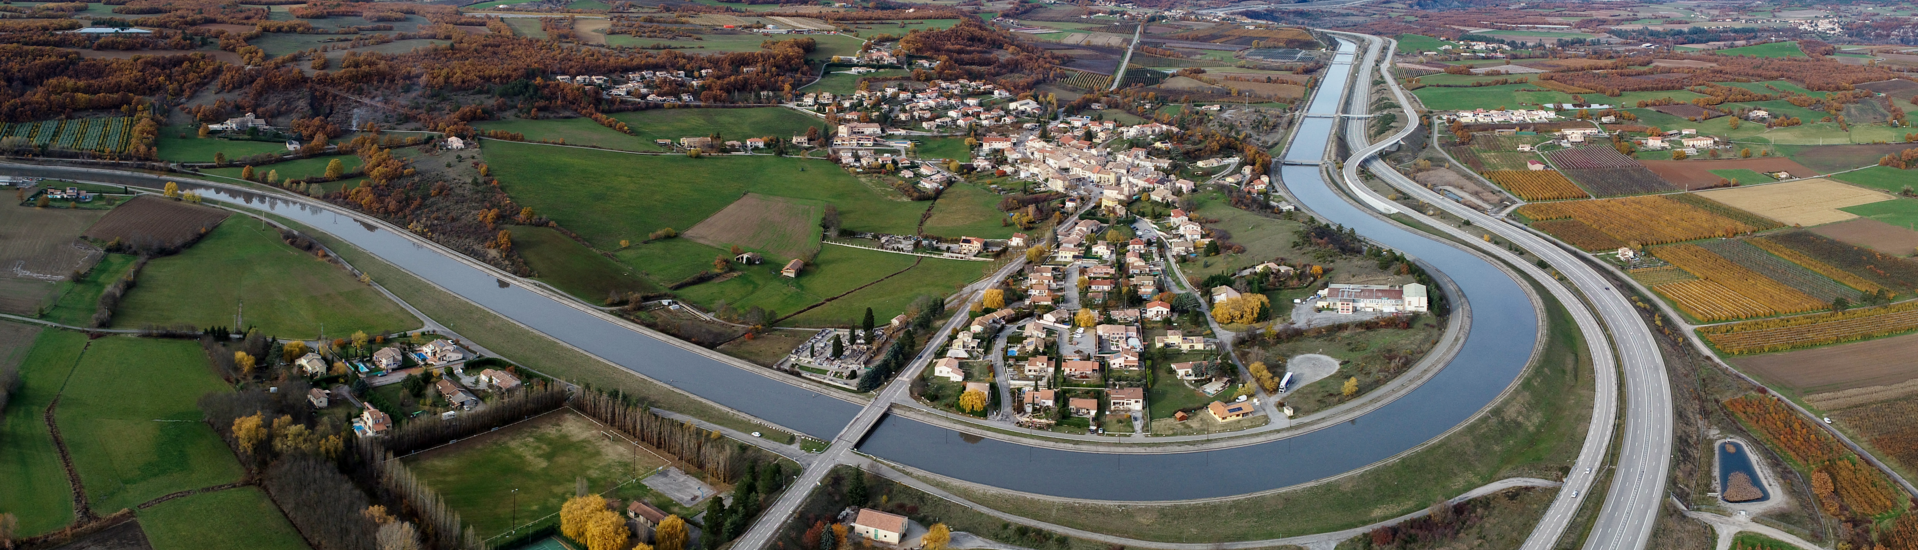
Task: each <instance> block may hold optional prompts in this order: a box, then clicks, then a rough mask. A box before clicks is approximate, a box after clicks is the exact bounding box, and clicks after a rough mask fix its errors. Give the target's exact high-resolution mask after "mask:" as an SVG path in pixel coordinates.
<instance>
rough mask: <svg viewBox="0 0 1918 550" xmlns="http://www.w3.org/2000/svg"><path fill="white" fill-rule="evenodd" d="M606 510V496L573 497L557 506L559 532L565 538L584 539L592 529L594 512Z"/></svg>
mask: <svg viewBox="0 0 1918 550" xmlns="http://www.w3.org/2000/svg"><path fill="white" fill-rule="evenodd" d="M605 510H606V498H605V497H601V496H599V495H592V494H589V495H586V496H579V497H573V498H572V499H570V500H567V501H566V503H565V504H562V505H560V507H559V532H560V534H562V535H566V538H569V539H573V540H577V541H584V540H586V539H587V533H588V532H589V531H590V530H591V529H592V520H593V516H594V513H595V512H601V511H605Z"/></svg>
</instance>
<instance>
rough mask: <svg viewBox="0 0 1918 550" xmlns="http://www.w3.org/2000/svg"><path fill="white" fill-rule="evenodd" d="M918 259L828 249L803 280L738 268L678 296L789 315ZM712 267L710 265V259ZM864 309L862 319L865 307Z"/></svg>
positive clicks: (772, 266)
mask: <svg viewBox="0 0 1918 550" xmlns="http://www.w3.org/2000/svg"><path fill="white" fill-rule="evenodd" d="M917 259H918V257H916V256H908V255H905V254H893V253H889V252H878V251H873V250H864V249H858V248H848V247H844V246H831V245H827V246H824V247H822V248H821V249H820V251H819V256H818V257H817V258H815V259H814V261H813V263H810V264H807V265H806V269H805V270H804V271H801V272H800V274H799V277H798V278H794V279H788V278H785V277H782V276H780V274H779V269H780V267H782V266H781V265H779V264H777V263H774V262H767V263H764V264H760V265H756V266H735V267H734V269H735V270H737V271H739V272H740V273H742V274H741V275H740V276H737V277H733V278H731V279H728V280H725V281H721V282H709V283H701V284H698V285H694V286H690V287H686V288H683V289H680V290H679V295H680V297H683V298H685V299H688V300H692V301H693V303H697V304H703V305H708V306H716V305H717V304H719V303H721V302H725V303H728V304H732V305H733V307H735V308H739V309H746V308H750V307H753V306H759V307H763V308H766V309H769V310H772V311H774V312H777V313H779V314H780V315H789V314H792V313H794V312H797V311H799V310H801V309H805V308H806V307H807V306H810V305H813V304H817V303H820V302H823V301H825V300H827V299H829V298H832V297H834V296H838V295H840V294H845V293H846V292H848V291H851V290H853V289H855V288H859V287H860V286H862V285H865V284H867V283H871V282H873V281H877V280H879V279H880V278H882V277H886V276H888V275H892V274H894V273H898V272H899V271H901V270H904V269H906V268H908V267H912V265H913V262H914V261H915V260H917ZM707 262H708V265H709V266H710V263H711V260H710V259H708V260H707ZM901 276H902V277H903V276H905V275H901ZM975 278H976V277H975ZM860 307H861V308H862V309H860V312H861V313H862V314H863V313H864V311H865V310H864V309H863V308H864V307H866V304H861V305H860ZM873 310H874V314H875V315H876V314H877V313H878V311H879V309H878V308H877V307H875V308H874V309H873ZM892 315H898V313H893V314H892ZM886 318H887V319H890V318H892V317H891V315H888V316H886Z"/></svg>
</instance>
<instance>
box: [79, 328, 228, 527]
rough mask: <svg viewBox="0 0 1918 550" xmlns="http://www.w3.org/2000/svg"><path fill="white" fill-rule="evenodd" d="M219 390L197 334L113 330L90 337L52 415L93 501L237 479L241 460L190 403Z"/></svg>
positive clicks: (121, 502) (113, 505)
mask: <svg viewBox="0 0 1918 550" xmlns="http://www.w3.org/2000/svg"><path fill="white" fill-rule="evenodd" d="M223 391H229V388H228V386H227V385H226V383H225V382H224V381H221V380H220V379H219V378H216V377H214V376H213V371H212V369H210V368H208V367H207V362H206V354H205V353H204V352H202V351H201V350H200V345H199V344H198V343H196V342H192V341H185V340H150V339H141V338H131V337H124V336H116V337H107V338H101V339H98V340H94V341H93V342H92V343H90V344H87V348H86V353H85V354H84V355H82V356H81V357H80V361H79V364H78V365H76V366H75V367H74V368H73V375H72V378H71V379H69V380H67V383H66V389H65V391H64V392H63V393H62V394H61V395H60V406H59V409H58V412H57V413H56V414H55V416H56V419H57V421H58V422H59V423H60V433H61V435H62V437H64V438H65V440H66V443H67V449H68V450H69V451H71V452H72V454H73V463H74V467H75V468H76V469H78V470H79V472H80V482H81V483H84V484H85V485H86V488H87V497H88V498H89V499H90V500H91V502H92V504H93V509H94V510H95V511H98V512H100V513H108V512H111V511H114V510H119V509H121V508H131V507H133V506H135V505H138V504H140V503H142V502H146V501H149V500H152V499H154V498H158V497H160V496H164V495H166V494H168V493H173V492H176V491H185V490H190V489H198V488H201V487H208V486H212V485H218V484H221V483H227V482H231V481H235V480H237V479H239V477H240V474H241V471H240V464H239V462H238V461H236V460H234V458H233V452H232V451H229V450H227V447H226V443H224V442H221V441H220V437H219V436H218V435H216V434H214V433H213V429H212V428H209V427H207V425H206V424H204V423H201V422H200V419H201V413H200V410H199V408H198V406H197V405H195V403H196V402H197V401H198V400H199V399H200V396H202V395H205V394H207V393H212V392H223Z"/></svg>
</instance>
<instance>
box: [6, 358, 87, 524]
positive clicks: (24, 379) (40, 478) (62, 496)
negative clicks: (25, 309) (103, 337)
mask: <svg viewBox="0 0 1918 550" xmlns="http://www.w3.org/2000/svg"><path fill="white" fill-rule="evenodd" d="M35 332H38V336H37V337H36V336H35V335H34V333H35ZM28 342H31V343H32V344H31V346H28V345H27V343H28ZM0 344H6V345H5V346H4V347H0V363H4V362H8V361H19V365H20V386H19V388H18V389H16V390H14V393H13V394H12V397H11V400H10V401H8V402H7V408H6V410H5V411H0V412H4V414H5V416H4V417H0V479H5V480H7V482H6V483H0V512H10V513H12V514H13V515H14V516H15V517H17V518H19V520H20V526H19V532H18V533H17V534H19V535H22V536H33V535H38V534H41V533H45V532H48V531H53V530H56V529H59V528H61V527H65V526H66V525H67V524H68V523H70V522H72V521H73V498H72V496H71V495H72V492H73V489H72V487H71V486H70V485H68V483H67V474H66V469H65V468H63V467H62V466H61V465H60V453H59V451H57V450H55V448H54V445H53V434H52V433H51V432H48V431H47V422H46V417H45V416H44V414H45V413H46V409H47V404H48V403H52V402H53V399H54V397H56V396H58V395H60V387H61V386H62V385H64V384H66V381H67V375H68V374H70V373H72V372H73V366H74V364H75V363H77V362H79V360H80V350H81V348H82V347H84V346H86V344H87V335H85V334H82V333H78V332H68V331H64V330H47V331H41V330H40V329H38V328H33V327H28V326H26V325H18V324H12V323H6V324H0ZM21 354H24V355H25V357H24V358H21V357H19V355H21Z"/></svg>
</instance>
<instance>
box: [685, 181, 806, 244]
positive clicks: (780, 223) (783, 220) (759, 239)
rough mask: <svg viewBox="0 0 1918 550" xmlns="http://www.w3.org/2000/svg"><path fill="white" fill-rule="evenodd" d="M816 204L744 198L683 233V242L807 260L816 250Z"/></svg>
mask: <svg viewBox="0 0 1918 550" xmlns="http://www.w3.org/2000/svg"><path fill="white" fill-rule="evenodd" d="M824 213H825V208H824V207H823V206H822V205H821V204H820V203H816V202H810V201H799V200H794V199H786V198H780V197H768V196H765V195H757V194H747V195H746V196H744V197H740V198H739V200H737V201H733V203H732V204H729V205H726V208H724V209H722V210H720V211H719V212H715V213H713V215H712V216H710V217H707V218H706V219H704V220H700V222H699V223H698V224H695V225H693V227H692V229H687V230H686V238H688V239H692V240H694V241H698V242H700V243H702V244H705V245H708V246H712V247H716V248H721V249H726V248H731V247H732V246H733V245H739V246H740V247H743V248H746V249H748V250H754V251H758V252H760V253H762V254H768V255H772V256H777V257H780V258H784V259H793V258H808V257H811V256H812V254H813V253H814V252H817V251H818V250H819V232H820V229H819V217H820V216H821V215H823V214H824Z"/></svg>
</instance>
